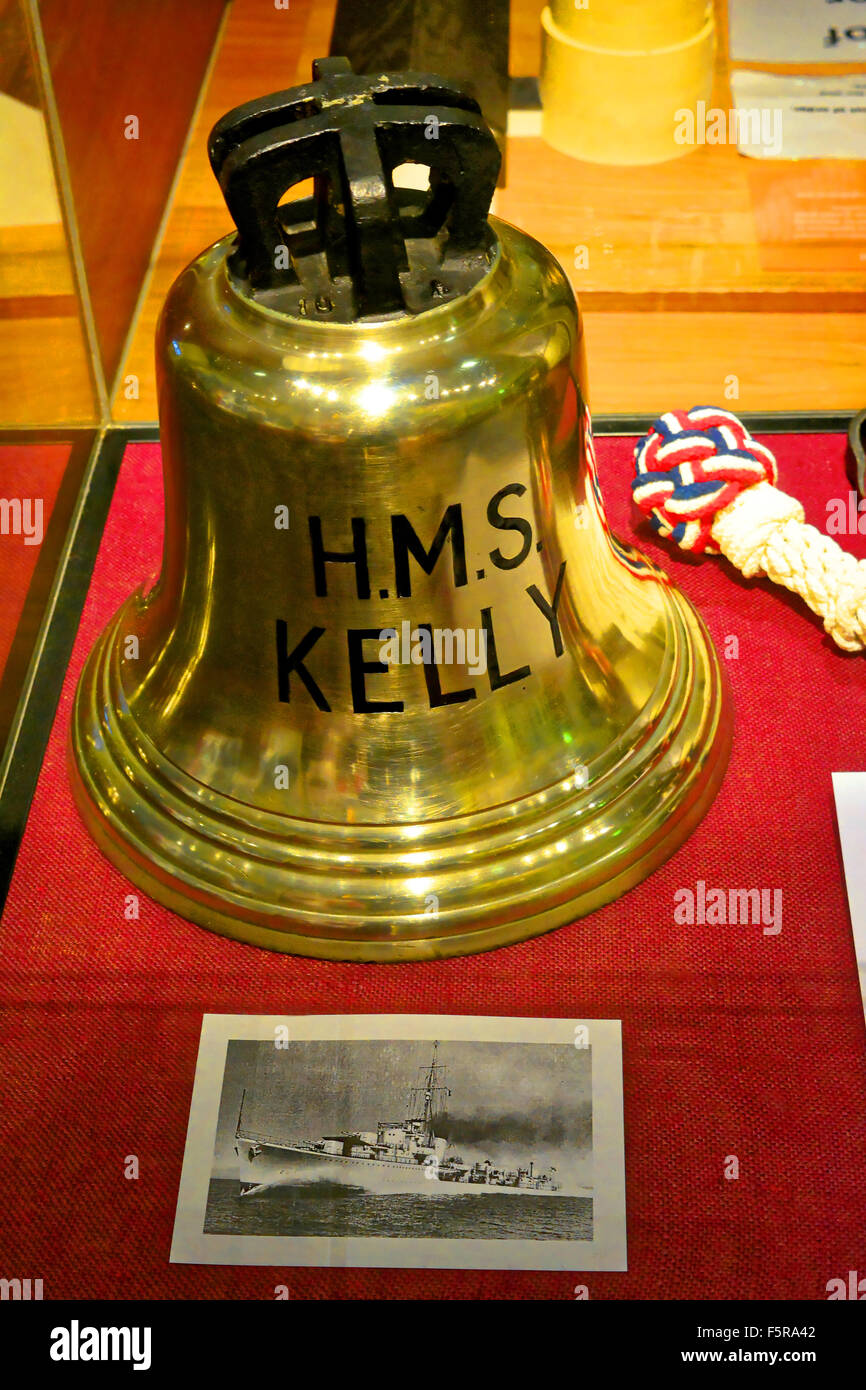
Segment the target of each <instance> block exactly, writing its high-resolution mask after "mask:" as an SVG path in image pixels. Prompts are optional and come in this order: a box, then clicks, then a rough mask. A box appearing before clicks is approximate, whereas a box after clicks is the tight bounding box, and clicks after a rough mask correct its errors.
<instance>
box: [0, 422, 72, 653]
mask: <svg viewBox="0 0 866 1390" xmlns="http://www.w3.org/2000/svg"><path fill="white" fill-rule="evenodd" d="M69 450H70V446H69V444H4V445H2V447H0V497H6V498H13V497H17V498H18V499H19V500H20V501H23V499H24V498H25V497H29V498H31V499H33V500H35V499H36V498H41V499H42V527H43V536H44V533H45V531H47V530H48V522H49V520H50V518H51V509H52V507H53V506H54V502H55V500H56V498H57V489H58V488H59V487H60V483H61V481H62V479H63V470H64V468H65V467H66V464H67V463H68V461H69ZM39 551H40V548H39V546H38V545H25V544H24V537H23V536H16V535H11V534H10V535H5V536H4V535H0V596H2V601H0V680H2V677H3V672H4V670H5V667H6V662H7V660H8V657H9V649H10V648H11V646H12V642H13V640H14V637H15V632H16V629H17V627H18V622H19V619H20V617H21V613H22V611H23V609H24V602H25V600H26V598H27V590H28V588H29V587H30V581H31V579H32V578H33V571H34V570H35V568H36V562H37V560H38V559H39Z"/></svg>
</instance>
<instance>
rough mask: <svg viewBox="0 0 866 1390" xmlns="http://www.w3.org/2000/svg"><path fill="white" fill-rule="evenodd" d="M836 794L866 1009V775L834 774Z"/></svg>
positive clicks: (855, 943) (856, 949)
mask: <svg viewBox="0 0 866 1390" xmlns="http://www.w3.org/2000/svg"><path fill="white" fill-rule="evenodd" d="M833 792H834V794H835V797H836V816H837V818H838V821H839V839H840V840H841V841H842V862H843V864H844V865H845V885H846V887H847V889H848V906H849V908H850V910H851V926H852V928H853V931H854V949H855V951H856V953H857V968H858V970H859V972H860V992H861V994H862V996H863V1007H864V1009H866V772H834V773H833Z"/></svg>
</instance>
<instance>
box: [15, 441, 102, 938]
mask: <svg viewBox="0 0 866 1390" xmlns="http://www.w3.org/2000/svg"><path fill="white" fill-rule="evenodd" d="M128 442H129V440H128V438H127V431H126V430H121V431H114V430H111V431H108V432H106V433H105V434H104V435H103V436H102V437H101V438H99V439H97V441H96V443H95V444H94V446H93V450H92V452H91V456H90V462H89V465H88V468H87V471H86V473H85V478H84V482H83V483H82V486H81V490H80V492H79V500H78V506H77V508H76V512H75V514H74V515H73V517H72V521H71V524H70V526H69V530H68V533H67V536H66V543H65V545H64V547H63V552H62V554H61V557H60V561H59V563H58V566H57V572H56V574H55V577H54V584H53V586H52V590H51V595H50V598H49V600H48V604H47V608H46V612H45V615H44V617H43V620H42V625H41V627H40V631H39V636H38V638H37V641H36V646H35V651H34V654H33V658H32V660H31V663H30V667H29V670H28V672H27V678H26V681H25V684H24V688H23V690H22V692H21V696H20V699H19V702H18V707H17V709H16V711H15V717H14V720H13V723H12V728H11V731H10V734H9V738H8V740H7V743H6V747H5V749H4V751H3V760H2V763H0V912H2V910H3V905H4V904H5V901H6V895H7V893H8V891H9V884H10V883H11V881H12V874H13V871H14V868H15V861H16V859H17V857H18V850H19V847H20V844H21V837H22V835H23V833H24V827H25V825H26V823H27V817H28V815H29V812H30V803H31V801H32V800H33V794H34V792H35V790H36V783H37V780H38V778H39V771H40V768H41V766H42V759H43V758H44V756H45V748H46V745H47V743H48V737H49V734H50V733H51V726H52V724H53V722H54V716H55V714H56V712H57V702H58V700H59V698H60V691H61V688H62V686H63V680H64V677H65V675H66V668H67V666H68V665H69V658H70V655H71V652H72V645H73V642H74V641H75V634H76V632H77V631H78V624H79V622H80V620H81V612H82V609H83V607H84V601H85V599H86V597H87V590H88V588H89V585H90V578H91V575H92V573H93V565H94V562H95V560H96V555H97V551H98V550H99V543H100V541H101V539H102V532H103V530H104V527H105V522H106V519H107V517H108V509H109V506H110V505H111V499H112V497H113V495H114V486H115V483H116V482H117V475H118V473H119V471H120V464H121V461H122V459H123V455H124V452H125V450H126V445H127V443H128Z"/></svg>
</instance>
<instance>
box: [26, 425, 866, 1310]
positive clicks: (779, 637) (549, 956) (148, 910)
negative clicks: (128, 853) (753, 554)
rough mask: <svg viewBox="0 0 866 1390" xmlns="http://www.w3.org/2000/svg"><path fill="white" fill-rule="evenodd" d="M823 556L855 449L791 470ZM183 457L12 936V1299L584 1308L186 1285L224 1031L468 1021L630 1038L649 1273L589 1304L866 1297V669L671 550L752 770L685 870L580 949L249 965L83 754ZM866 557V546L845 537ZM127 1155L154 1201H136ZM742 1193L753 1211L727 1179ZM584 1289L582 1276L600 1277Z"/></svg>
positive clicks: (124, 533)
mask: <svg viewBox="0 0 866 1390" xmlns="http://www.w3.org/2000/svg"><path fill="white" fill-rule="evenodd" d="M766 442H768V443H770V445H771V447H774V448H775V449H776V452H777V454H778V457H779V464H780V475H781V478H780V481H781V485H782V486H783V487H785V488H786V489H787V490H788V491H791V492H793V493H794V494H795V495H797V496H798V497H800V498H801V499H802V500H803V502H804V503H805V505H806V507H807V510H808V513H809V519H810V520H812V521H813V522H815V523H816V524H819V525H822V524H823V521H824V518H825V516H826V503H827V499H828V498H830V497H836V496H845V495H846V494H847V491H848V488H849V484H848V482H847V480H846V477H845V471H844V440H843V439H842V438H840V437H826V436H819V437H814V438H811V437H810V438H804V437H802V436H801V437H799V438H797V437H789V438H776V439H767V440H766ZM631 448H632V445H631V443H630V442H629V441H627V440H615V441H611V440H604V439H602V440H601V441H600V442H599V450H598V452H599V455H600V466H601V475H602V483H603V485H604V489H605V495H606V499H607V504H608V511H609V514H610V517H611V520H612V522H613V524H614V528H615V529H618V530H619V531H620V532H621V533H622V534H625V535H629V534H630V533H631V527H632V521H633V518H632V517H631V514H630V510H629V508H630V503H629V501H628V497H627V493H628V478H629V472H630V469H629V463H630V456H631ZM160 515H161V501H160V480H159V455H158V449H157V447H156V446H151V445H139V446H135V447H133V448H131V449H130V450H129V453H128V457H127V459H126V461H125V463H124V466H123V469H122V472H121V476H120V480H119V483H118V488H117V493H116V496H115V499H114V503H113V506H112V510H111V515H110V518H109V522H108V526H107V529H106V533H105V537H104V540H103V543H102V548H101V550H100V553H99V557H98V560H97V564H96V569H95V573H94V578H93V583H92V585H91V591H90V595H89V598H88V601H87V605H86V608H85V612H84V616H83V619H82V622H81V628H80V632H79V636H78V641H77V644H76V647H75V651H74V654H73V658H72V662H71V666H70V670H69V673H68V677H67V680H66V684H65V686H64V690H63V695H62V698H61V701H60V707H59V710H58V715H57V719H56V722H55V727H54V730H53V733H52V736H51V740H50V743H49V747H48V751H47V755H46V758H45V763H44V766H43V769H42V774H41V777H40V781H39V786H38V790H37V793H36V796H35V799H34V804H33V807H32V811H31V815H30V820H29V824H28V827H27V831H26V834H25V837H24V841H23V845H22V848H21V853H20V857H19V861H18V866H17V870H16V873H15V878H14V881H13V885H12V890H11V894H10V897H9V900H8V905H7V908H6V911H5V915H4V920H3V924H2V943H3V944H2V960H0V965H2V973H0V990H2V999H3V1001H4V1015H5V1025H4V1030H5V1034H6V1038H5V1043H4V1048H3V1056H4V1061H3V1069H2V1070H3V1078H2V1084H3V1088H4V1090H5V1098H4V1101H3V1105H2V1121H0V1123H2V1124H3V1126H4V1129H5V1131H6V1133H5V1138H4V1144H3V1148H4V1158H3V1174H2V1180H0V1197H2V1203H3V1209H4V1216H5V1219H4V1223H3V1231H2V1235H0V1247H2V1248H0V1266H2V1271H3V1273H4V1274H6V1275H8V1276H11V1275H13V1274H15V1275H18V1276H20V1277H26V1276H30V1277H34V1278H36V1277H39V1278H43V1279H44V1281H45V1297H46V1298H60V1297H73V1298H78V1297H99V1298H118V1297H163V1298H165V1297H168V1298H226V1297H240V1298H271V1297H273V1288H274V1285H275V1284H276V1283H283V1282H288V1284H289V1287H290V1291H291V1295H292V1297H343V1298H365V1297H372V1298H405V1297H409V1298H412V1297H417V1298H429V1297H433V1298H438V1299H445V1298H449V1299H450V1298H503V1297H505V1298H553V1299H559V1298H563V1299H570V1298H572V1297H573V1287H574V1284H575V1283H576V1282H578V1280H576V1279H575V1278H572V1276H571V1274H570V1273H566V1274H552V1273H533V1272H514V1273H500V1272H487V1271H454V1272H452V1271H435V1272H428V1271H423V1270H393V1271H392V1270H377V1271H368V1270H345V1269H344V1270H321V1269H296V1270H292V1271H289V1272H288V1274H287V1272H286V1271H285V1270H269V1269H264V1268H249V1269H244V1268H232V1267H205V1266H176V1265H170V1264H169V1263H168V1253H169V1245H170V1237H171V1230H172V1224H173V1219H174V1207H175V1199H176V1194H177V1186H178V1180H179V1176H180V1169H181V1161H182V1156H183V1147H184V1140H185V1134H186V1123H187V1112H188V1106H189V1101H190V1096H191V1091H192V1082H193V1075H194V1069H195V1060H196V1050H197V1044H198V1038H199V1029H200V1022H201V1015H202V1013H203V1012H207V1011H210V1012H228V1013H262V1012H264V1013H280V1014H286V1013H339V1012H361V1013H365V1012H378V1011H383V1012H394V1013H405V1012H411V1013H470V1014H502V1015H529V1016H531V1015H544V1016H564V1017H585V1018H621V1019H622V1020H623V1045H624V1081H625V1128H626V1180H627V1201H628V1237H629V1269H628V1272H627V1273H618V1274H590V1275H587V1276H586V1277H585V1278H584V1279H581V1280H580V1281H579V1282H582V1283H586V1284H587V1285H588V1286H589V1291H590V1297H591V1298H621V1299H634V1298H653V1299H668V1298H699V1299H703V1298H756V1299H763V1298H807V1299H822V1298H825V1297H826V1289H825V1286H826V1283H827V1281H828V1280H829V1279H831V1278H835V1277H842V1278H845V1277H847V1271H848V1270H849V1269H858V1270H859V1271H860V1274H861V1275H863V1274H866V1220H864V1218H866V1185H864V1181H863V1175H864V1172H866V1133H864V1120H866V1049H864V1040H866V1038H864V1020H863V1011H862V1007H861V1002H860V996H859V991H858V984H857V972H856V965H855V958H854V949H853V944H852V938H851V930H850V924H849V919H848V911H847V905H846V899H845V893H844V886H843V879H842V866H841V857H840V853H839V847H838V840H837V833H836V824H835V815H834V809H833V801H832V790H831V781H830V774H831V772H832V771H834V770H840V769H863V768H866V739H864V728H866V663H864V659H863V657H856V656H849V655H845V654H844V653H841V652H839V651H837V650H836V649H835V648H834V647H832V646H831V645H830V643H829V641H828V639H826V638H825V637H824V635H823V633H822V632H821V629H820V626H819V625H818V624H817V622H813V621H812V620H810V618H809V617H808V616H806V615H805V614H804V612H803V610H802V609H801V607H800V605H799V604H798V603H796V602H795V601H794V600H790V601H789V600H788V598H787V596H786V595H785V594H784V593H783V592H782V591H780V590H776V589H774V588H773V587H772V586H770V585H768V584H766V583H763V582H757V583H754V582H751V583H747V582H746V581H743V580H738V579H737V578H735V577H733V575H732V572H731V571H730V569H729V568H728V567H727V565H726V564H725V562H724V561H721V560H718V559H704V560H702V561H692V560H688V559H686V558H685V557H683V558H677V557H676V556H674V555H672V554H668V553H666V552H665V551H663V550H662V549H661V548H660V547H658V546H656V545H655V544H654V542H653V541H652V539H651V538H650V534H649V532H648V529H647V528H646V526H645V525H644V524H641V525H640V527H639V531H638V534H639V537H640V541H641V544H642V545H643V547H644V549H645V550H646V551H647V552H648V553H651V554H652V555H654V556H655V557H657V558H660V557H661V558H662V559H663V563H665V564H666V567H667V568H668V569H669V571H670V572H671V573H672V574H673V575H674V576H675V578H676V580H677V582H678V583H680V584H681V586H682V587H683V589H685V591H686V592H687V593H688V594H689V595H690V597H691V598H692V599H693V600H694V601H695V603H696V604H697V606H698V608H699V609H700V610H701V612H702V613H703V615H704V616H705V618H706V620H707V622H708V624H709V627H710V629H711V631H712V634H713V636H714V638H715V640H716V642H717V643H718V644H719V647H720V649H721V650H723V649H724V644H725V639H726V638H727V637H728V636H730V635H734V636H736V637H737V638H738V640H739V657H738V659H737V660H731V661H729V662H728V666H729V671H730V677H731V683H732V687H733V693H734V697H735V702H736V716H737V727H736V735H735V743H734V752H733V759H732V764H731V767H730V771H729V773H728V776H727V778H726V781H725V783H724V786H723V788H722V791H721V793H720V795H719V797H718V799H717V800H716V802H715V804H714V806H713V807H712V809H711V811H710V813H709V814H708V816H707V817H706V819H705V821H704V822H703V823H702V825H701V826H700V827H699V829H698V830H697V831H696V832H695V834H694V835H693V836H692V837H691V839H690V840H689V841H688V842H687V844H686V845H685V846H683V847H682V848H681V849H680V850H679V851H678V853H677V854H676V855H675V856H674V858H673V859H672V860H671V861H670V862H669V863H668V864H666V865H665V866H664V867H663V868H661V869H660V870H658V871H657V872H656V873H655V874H654V875H653V876H652V877H651V878H650V879H649V880H647V881H646V882H644V883H643V884H642V885H640V886H639V887H638V888H636V889H635V890H633V891H632V892H631V893H630V894H628V895H627V896H626V897H625V898H623V899H621V900H620V901H619V902H617V903H614V904H612V905H611V906H609V907H607V908H605V909H604V910H602V911H600V912H598V913H596V914H595V915H594V916H592V917H589V918H586V919H584V920H582V921H580V922H577V923H575V924H574V925H573V926H571V927H566V928H562V929H560V930H558V931H555V932H553V933H550V934H548V935H547V936H544V937H541V938H540V939H538V940H535V941H530V942H526V943H524V944H522V945H519V946H513V947H509V948H507V949H505V950H500V951H496V952H493V953H490V954H486V955H481V956H475V957H469V958H466V959H462V960H452V961H439V962H431V963H419V964H406V965H391V966H385V965H348V964H346V965H342V964H334V965H332V964H325V963H320V962H315V961H310V960H302V959H297V958H292V957H286V956H279V955H275V954H271V953H268V952H264V951H259V950H256V949H254V948H252V947H248V946H244V945H241V944H238V943H235V942H231V941H226V940H223V939H221V938H219V937H217V936H214V935H211V934H209V933H208V932H205V931H203V930H202V929H200V928H198V927H195V926H192V925H190V924H188V923H186V922H184V921H182V920H181V919H179V918H177V917H175V916H173V915H172V914H171V913H169V912H167V911H165V910H164V909H163V908H161V907H158V906H157V905H156V904H154V903H152V902H150V901H149V900H147V899H145V898H142V908H141V920H140V921H138V922H128V921H126V920H125V919H124V915H123V908H124V896H125V894H126V892H127V891H128V887H127V884H126V882H125V881H124V879H123V878H122V877H121V876H120V875H119V874H118V873H117V872H116V871H115V870H114V869H112V868H111V867H110V866H109V865H108V864H107V863H106V862H105V861H104V860H103V859H102V857H101V856H100V854H99V852H98V851H97V850H96V849H95V847H94V846H93V845H92V844H91V843H90V841H89V839H88V838H87V836H86V834H85V833H84V831H83V830H82V828H81V826H80V824H79V822H78V819H77V816H76V814H75V811H74V809H73V806H72V801H71V797H70V793H69V789H68V785H67V779H66V772H65V767H64V742H65V737H66V728H67V721H68V717H69V709H70V702H71V698H72V693H73V687H74V682H75V679H76V678H77V675H78V672H79V670H80V668H81V664H82V661H83V658H84V656H85V654H86V651H87V650H88V649H89V647H90V645H91V643H92V641H93V640H94V638H95V637H96V635H97V633H98V631H99V630H100V629H101V627H102V626H103V624H104V623H105V621H106V620H107V619H108V617H109V616H110V614H111V613H112V612H113V610H114V609H115V607H116V606H117V604H118V603H119V602H120V601H121V600H122V599H123V598H124V597H125V595H126V594H127V593H128V592H129V590H130V589H131V588H132V587H133V585H134V584H135V583H137V582H138V581H140V580H141V579H142V578H144V577H146V576H148V575H149V574H150V573H152V572H154V571H155V569H156V566H157V564H158V558H159V551H160V529H161V520H160ZM842 540H843V543H844V544H845V545H847V546H849V547H850V548H851V549H852V550H855V551H856V552H857V553H858V554H859V555H864V554H866V537H843V538H842ZM699 879H703V880H705V881H706V883H707V884H708V885H710V886H720V887H723V888H729V887H742V886H757V887H766V888H770V889H774V888H781V889H782V891H783V895H784V898H783V902H784V916H783V926H782V931H781V933H780V934H779V935H776V936H764V935H763V934H762V932H761V929H760V927H759V926H717V927H710V926H698V925H694V926H687V925H677V924H676V923H675V922H674V918H673V912H674V893H675V891H676V889H677V888H678V887H683V886H688V887H691V888H694V886H695V884H696V881H697V880H699ZM128 1154H136V1155H138V1157H139V1161H140V1169H141V1176H140V1178H139V1179H138V1180H137V1181H128V1180H126V1179H125V1178H124V1176H123V1166H124V1160H125V1158H126V1156H127V1155H128ZM732 1154H735V1155H736V1156H737V1157H738V1159H739V1164H740V1177H739V1179H738V1180H737V1181H726V1180H725V1178H724V1176H723V1169H724V1163H725V1160H726V1156H728V1155H732ZM574 1273H575V1275H577V1274H579V1271H575V1272H574Z"/></svg>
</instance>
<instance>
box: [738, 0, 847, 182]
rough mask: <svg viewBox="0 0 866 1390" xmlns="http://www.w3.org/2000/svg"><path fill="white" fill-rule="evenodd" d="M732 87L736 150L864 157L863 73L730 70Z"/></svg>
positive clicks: (764, 155)
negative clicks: (795, 74)
mask: <svg viewBox="0 0 866 1390" xmlns="http://www.w3.org/2000/svg"><path fill="white" fill-rule="evenodd" d="M863 8H864V12H866V5H864V7H863ZM864 58H866V54H864ZM731 88H732V91H733V94H734V106H735V109H736V111H737V121H736V132H735V138H736V141H737V148H738V150H739V151H740V154H746V155H751V156H752V158H754V159H866V74H863V75H859V74H858V75H851V76H833V77H778V76H776V75H775V74H773V73H768V72H745V71H742V72H734V73H732V74H731Z"/></svg>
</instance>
